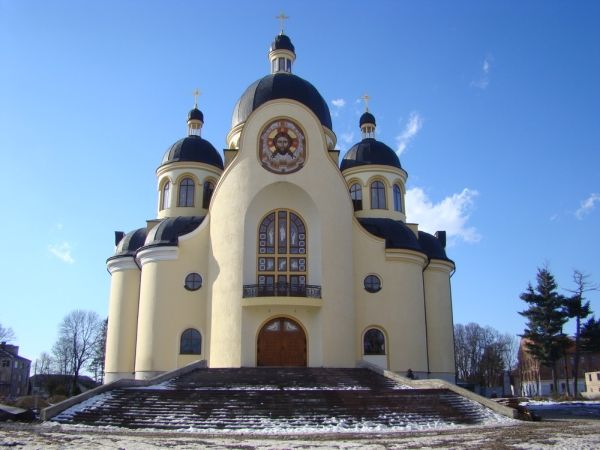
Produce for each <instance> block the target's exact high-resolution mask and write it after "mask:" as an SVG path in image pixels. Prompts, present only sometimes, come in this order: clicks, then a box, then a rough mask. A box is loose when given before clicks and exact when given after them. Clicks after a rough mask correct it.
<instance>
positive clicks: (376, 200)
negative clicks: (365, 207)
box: [369, 180, 387, 209]
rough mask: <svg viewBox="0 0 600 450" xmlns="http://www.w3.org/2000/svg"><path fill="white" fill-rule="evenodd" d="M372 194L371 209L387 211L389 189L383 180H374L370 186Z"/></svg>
mask: <svg viewBox="0 0 600 450" xmlns="http://www.w3.org/2000/svg"><path fill="white" fill-rule="evenodd" d="M369 188H370V189H369V190H370V194H371V209H387V198H386V197H387V189H386V186H385V183H384V182H383V181H381V180H374V181H372V182H371V185H370V186H369Z"/></svg>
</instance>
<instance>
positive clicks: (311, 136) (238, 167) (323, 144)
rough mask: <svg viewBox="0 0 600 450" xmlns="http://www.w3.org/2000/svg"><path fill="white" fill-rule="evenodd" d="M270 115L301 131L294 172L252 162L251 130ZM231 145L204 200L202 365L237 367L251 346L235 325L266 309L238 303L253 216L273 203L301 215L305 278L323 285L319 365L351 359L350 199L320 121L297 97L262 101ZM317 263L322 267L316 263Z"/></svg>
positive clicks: (251, 264) (251, 251) (254, 138)
mask: <svg viewBox="0 0 600 450" xmlns="http://www.w3.org/2000/svg"><path fill="white" fill-rule="evenodd" d="M277 117H289V118H291V119H293V120H295V121H296V122H297V123H299V125H300V126H301V127H302V128H303V130H304V132H305V136H306V149H307V157H306V161H305V166H304V167H303V168H302V169H301V170H299V171H298V172H295V173H291V174H287V175H277V174H274V173H271V172H268V171H266V170H265V169H264V168H262V167H261V165H260V163H259V160H258V150H257V146H258V135H259V133H260V130H261V128H262V127H263V126H264V125H265V124H266V123H267V122H269V121H271V120H273V119H275V118H277ZM239 148H240V150H239V152H238V154H237V155H236V157H235V159H234V160H233V161H232V162H231V163H230V165H229V166H228V167H227V169H226V171H225V173H224V175H223V177H222V178H221V180H220V182H219V184H218V185H217V189H216V190H215V194H214V196H213V203H212V204H211V208H210V214H211V238H212V260H211V278H212V279H214V284H213V291H212V310H211V324H212V331H211V355H210V361H209V365H210V366H211V367H237V366H240V365H241V364H242V361H250V360H251V359H252V358H253V357H254V356H253V354H254V350H252V352H250V351H249V350H248V348H247V347H244V349H243V351H242V345H241V342H242V340H243V336H242V329H244V330H246V329H252V326H253V325H252V324H255V322H256V321H259V320H260V319H262V320H267V319H268V318H269V317H270V316H269V315H268V313H267V312H266V311H262V310H261V311H262V313H261V314H262V316H261V317H255V315H256V314H258V313H257V312H248V313H247V312H246V311H249V309H248V308H242V302H243V299H242V298H241V297H242V286H243V284H244V283H245V282H246V283H247V284H250V283H251V284H255V283H256V277H255V274H254V275H252V270H251V269H252V268H255V267H256V232H257V227H258V218H259V217H263V216H264V215H265V214H266V213H268V212H269V211H271V210H273V209H276V208H289V209H292V210H296V211H297V212H299V213H300V214H301V216H302V218H303V219H304V220H305V222H306V223H307V227H308V230H307V234H308V236H309V244H308V245H309V248H308V253H309V262H308V264H309V273H308V282H309V283H315V284H317V283H316V282H317V281H319V282H320V283H321V285H322V289H323V290H322V294H323V306H322V307H321V308H320V310H319V313H318V316H319V320H320V321H321V323H322V324H327V326H325V325H322V326H321V340H320V345H321V354H322V355H323V356H322V358H323V365H328V366H338V367H345V366H353V365H354V362H355V354H354V349H353V348H352V346H349V345H348V342H352V340H353V339H354V323H355V322H354V308H353V306H352V303H353V297H354V283H353V282H352V273H353V270H352V261H353V254H352V246H351V244H350V243H351V242H352V206H351V203H350V198H349V196H348V192H347V187H346V184H345V182H344V180H343V178H342V177H341V174H340V172H339V170H338V168H337V166H336V165H335V164H334V163H333V161H332V160H331V159H330V157H329V155H328V151H327V138H326V136H325V133H324V132H323V128H322V126H321V124H320V123H319V121H318V119H317V118H316V117H315V116H314V115H313V113H312V112H311V111H310V110H308V109H307V108H306V107H305V106H304V105H301V104H300V103H298V102H294V101H292V100H276V101H272V102H268V103H266V104H264V105H262V106H261V107H260V108H258V109H257V110H256V111H254V113H253V114H252V115H251V116H250V118H249V119H248V120H247V122H246V123H245V126H244V128H243V131H242V133H241V136H240V137H239ZM315 227H316V228H315ZM318 266H321V267H322V268H326V270H325V269H322V270H318ZM245 267H246V269H245ZM245 270H246V272H245ZM213 274H214V276H213ZM257 311H259V310H257ZM246 316H248V317H252V318H251V319H246ZM247 320H248V321H250V322H251V323H250V324H248V323H247ZM309 339H312V337H310V336H309ZM252 345H254V346H255V342H254V343H253V344H252ZM313 351H314V350H313Z"/></svg>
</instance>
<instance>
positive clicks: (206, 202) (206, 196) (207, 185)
mask: <svg viewBox="0 0 600 450" xmlns="http://www.w3.org/2000/svg"><path fill="white" fill-rule="evenodd" d="M214 190H215V185H214V184H212V182H210V181H205V182H204V190H203V193H202V207H203V208H204V209H208V207H209V206H210V199H211V198H212V195H213V192H214Z"/></svg>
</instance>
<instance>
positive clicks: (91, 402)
mask: <svg viewBox="0 0 600 450" xmlns="http://www.w3.org/2000/svg"><path fill="white" fill-rule="evenodd" d="M111 398H112V392H104V393H102V394H98V395H95V396H93V397H91V398H89V399H87V400H85V401H83V402H81V403H78V404H76V405H73V406H71V407H70V408H68V409H65V410H64V411H63V412H61V413H60V414H58V415H57V416H56V417H55V418H56V419H70V418H71V417H73V416H74V415H75V414H77V413H78V412H79V411H83V410H84V409H96V408H97V407H99V406H101V405H102V403H104V402H105V401H106V400H110V399H111Z"/></svg>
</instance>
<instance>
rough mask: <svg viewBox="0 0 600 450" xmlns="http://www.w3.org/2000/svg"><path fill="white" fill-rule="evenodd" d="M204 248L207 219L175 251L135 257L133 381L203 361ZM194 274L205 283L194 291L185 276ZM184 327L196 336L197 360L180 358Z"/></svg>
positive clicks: (158, 250)
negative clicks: (137, 295) (136, 294)
mask: <svg viewBox="0 0 600 450" xmlns="http://www.w3.org/2000/svg"><path fill="white" fill-rule="evenodd" d="M208 246H209V226H208V219H205V221H204V222H203V223H202V224H201V225H200V226H199V227H198V228H197V229H196V230H194V231H193V232H192V233H189V234H188V235H185V236H181V237H180V238H179V246H178V247H155V248H150V249H145V250H142V251H141V252H139V258H140V261H141V264H142V277H141V288H140V312H139V323H138V346H137V352H136V364H135V370H136V378H138V379H144V378H149V377H151V376H152V375H155V374H156V373H157V372H163V371H167V370H173V369H176V368H177V367H181V366H184V365H186V364H189V363H190V362H193V361H197V360H201V359H206V358H207V355H208V345H209V344H208V341H209V339H208V336H209V330H208V321H207V313H208V310H207V307H208V305H207V303H208V296H209V290H210V288H209V287H208V286H207V284H209V283H210V277H209V269H208V261H207V253H208ZM169 258H172V259H169ZM192 272H196V273H199V274H200V275H201V276H202V278H203V285H202V287H201V288H200V289H199V290H197V291H188V290H186V289H185V288H184V281H185V277H186V276H187V275H188V274H189V273H192ZM188 328H195V329H197V330H198V331H200V334H201V336H202V348H201V350H202V353H201V354H200V355H180V354H179V344H180V338H181V334H182V333H183V331H184V330H186V329H188Z"/></svg>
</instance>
